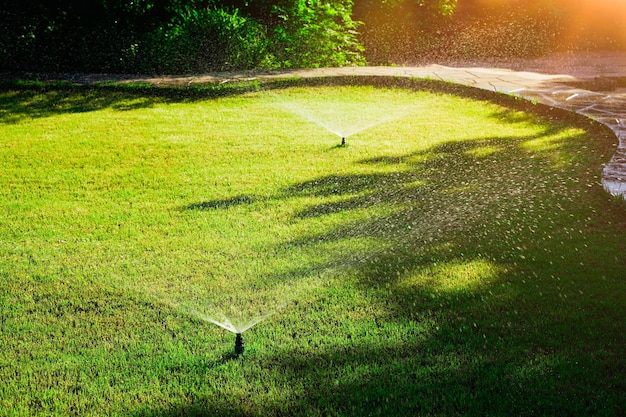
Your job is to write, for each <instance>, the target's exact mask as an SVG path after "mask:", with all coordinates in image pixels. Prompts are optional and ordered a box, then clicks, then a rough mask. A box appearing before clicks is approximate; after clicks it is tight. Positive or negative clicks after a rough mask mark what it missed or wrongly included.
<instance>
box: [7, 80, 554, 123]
mask: <svg viewBox="0 0 626 417" xmlns="http://www.w3.org/2000/svg"><path fill="white" fill-rule="evenodd" d="M333 85H334V86H364V85H369V86H373V87H383V88H392V87H399V88H405V89H414V90H422V91H424V90H425V91H431V92H436V93H448V94H454V95H457V96H460V97H467V98H472V99H474V100H492V101H493V100H496V101H499V102H503V103H508V104H514V105H515V106H518V107H525V108H530V107H533V105H532V104H530V103H527V102H525V101H519V100H518V99H514V98H511V97H508V96H504V95H497V94H494V93H492V92H487V91H483V90H477V89H474V88H470V87H464V86H460V85H455V84H451V83H444V82H440V81H433V80H420V79H411V78H398V77H383V76H338V77H319V78H285V79H271V78H267V79H264V78H260V79H259V80H253V81H239V82H232V83H231V82H229V83H222V84H217V83H213V84H211V83H207V84H201V85H194V86H192V87H172V86H158V87H157V86H153V85H149V84H133V83H128V84H115V83H105V82H102V83H95V84H73V83H71V82H41V81H22V80H0V123H8V124H14V123H19V122H20V121H23V120H25V119H34V118H44V117H52V116H56V115H62V114H73V113H85V112H92V111H98V110H103V109H114V110H118V111H128V110H134V109H141V108H149V107H152V106H154V105H155V104H157V103H179V102H193V101H201V100H211V99H216V98H220V97H228V96H236V95H241V94H245V93H249V92H258V91H271V90H280V89H286V88H290V87H313V86H333ZM544 110H545V111H546V112H553V113H559V114H560V113H563V111H560V110H555V109H548V108H545V109H544Z"/></svg>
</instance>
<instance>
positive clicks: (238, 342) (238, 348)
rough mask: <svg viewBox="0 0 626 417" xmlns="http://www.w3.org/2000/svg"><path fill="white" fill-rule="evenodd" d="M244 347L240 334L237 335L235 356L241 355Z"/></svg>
mask: <svg viewBox="0 0 626 417" xmlns="http://www.w3.org/2000/svg"><path fill="white" fill-rule="evenodd" d="M244 350H245V347H244V345H243V338H242V337H241V333H237V337H236V338H235V354H237V355H241V354H242V353H243V351H244Z"/></svg>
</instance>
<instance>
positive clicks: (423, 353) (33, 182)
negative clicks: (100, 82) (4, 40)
mask: <svg viewBox="0 0 626 417" xmlns="http://www.w3.org/2000/svg"><path fill="white" fill-rule="evenodd" d="M427 87H429V88H433V85H432V84H428V85H427ZM437 88H439V87H437ZM440 88H441V90H437V89H435V90H432V89H428V90H423V91H421V90H411V89H397V88H375V87H372V86H360V87H359V86H352V87H347V86H339V87H338V86H327V87H324V86H316V87H315V86H310V87H306V88H304V87H293V88H286V89H275V90H272V91H257V92H248V93H245V94H239V95H231V96H229V97H222V98H212V99H206V98H205V99H203V98H202V94H201V93H202V92H200V93H198V92H196V93H193V94H192V93H189V95H188V96H185V95H181V94H178V93H177V94H176V96H177V97H174V98H172V97H168V96H167V95H165V94H162V95H158V94H156V95H150V94H144V95H142V91H143V92H145V93H147V92H148V91H144V90H139V91H134V90H132V89H129V90H128V91H124V90H119V89H105V88H100V89H98V88H96V89H93V90H86V89H79V88H76V89H71V88H69V89H68V88H65V89H49V90H47V89H36V88H35V89H28V88H23V89H19V90H18V89H14V90H12V91H5V92H3V93H2V94H1V96H0V120H2V122H3V123H2V124H0V164H1V165H2V170H0V326H1V329H2V338H1V339H0V380H2V381H3V382H2V385H1V386H0V387H1V388H0V415H25V414H28V415H50V414H55V415H70V414H77V415H181V414H183V415H185V414H196V415H198V414H207V415H212V414H217V415H253V414H269V415H293V414H296V415H297V414H300V415H304V414H306V415H368V414H375V415H458V414H473V415H487V414H495V415H563V414H570V415H571V414H578V415H583V414H596V415H619V412H620V411H623V407H624V404H626V402H624V400H625V399H626V398H624V396H625V394H624V392H626V387H625V386H624V383H623V381H624V379H623V378H622V377H623V375H624V372H625V371H626V360H625V359H624V358H625V357H626V356H625V355H624V346H625V342H626V340H625V339H624V337H625V336H624V332H623V326H624V317H626V311H625V308H624V305H626V304H625V303H624V302H625V301H626V300H625V299H624V297H625V296H624V294H626V292H625V291H624V290H626V288H625V286H626V281H625V280H624V271H625V270H626V261H625V257H624V256H623V253H624V252H625V251H626V233H625V232H626V213H625V211H624V206H623V204H621V203H619V202H617V201H615V200H613V199H611V197H610V196H609V195H608V194H606V193H605V192H604V191H603V190H602V186H601V184H600V173H601V170H602V164H603V163H605V162H606V161H607V160H608V158H609V157H610V153H609V152H610V149H611V144H612V142H613V141H614V140H615V138H614V137H612V136H611V134H610V132H607V131H605V130H603V129H602V128H599V127H598V126H597V125H595V124H593V123H591V122H590V121H588V120H586V119H577V118H570V119H563V118H562V115H558V118H557V117H556V116H555V115H552V114H551V113H550V112H547V111H545V110H543V111H542V113H543V116H536V115H533V114H532V113H528V109H529V108H530V107H532V106H530V105H528V106H526V108H524V105H521V104H520V103H517V102H515V101H514V100H512V99H510V98H507V97H496V96H494V97H493V99H494V100H495V102H489V101H484V100H482V99H480V98H479V97H478V96H477V97H476V98H472V97H471V94H468V93H467V92H466V91H459V90H455V89H454V88H452V87H445V86H442V87H440ZM446 90H447V91H449V92H451V93H459V94H446V93H445V91H446ZM477 94H478V93H477ZM325 101H326V102H327V103H329V104H328V106H327V107H326V108H324V106H323V103H324V102H325ZM355 101H356V102H358V103H361V106H354V102H355ZM498 103H499V104H498ZM296 106H297V107H300V109H299V110H298V111H294V110H293V107H296ZM315 109H317V110H315ZM372 109H376V111H372ZM382 109H389V113H390V114H380V117H379V118H378V121H379V122H380V123H377V124H375V125H372V126H370V127H369V128H368V129H366V130H363V131H361V132H359V133H356V134H354V135H353V136H349V138H348V146H347V147H345V148H341V147H337V144H338V143H339V142H338V136H337V135H336V134H334V133H331V132H330V131H328V130H326V129H325V128H324V127H322V126H321V125H320V124H316V122H315V121H313V120H311V118H307V117H306V116H305V115H306V114H308V113H319V112H320V111H321V110H325V112H326V115H325V116H324V120H323V123H321V124H326V123H332V122H333V120H332V114H333V113H334V112H337V113H338V117H340V118H341V123H342V124H343V126H342V128H346V126H347V125H349V123H350V121H351V120H353V121H354V124H355V125H362V124H363V123H364V121H363V117H364V115H368V116H367V117H366V119H368V120H371V119H376V118H377V114H378V113H381V112H382V111H383V110H382ZM398 109H401V112H402V115H401V117H393V116H394V114H393V113H395V112H396V110H398ZM314 110H315V111H314ZM534 110H537V111H539V110H541V109H536V108H535V109H534ZM398 111H400V110H398ZM317 122H320V120H317ZM357 130H358V129H357ZM355 131H356V130H355ZM274 312H275V314H274V315H272V316H270V317H268V318H267V320H265V321H264V322H262V323H261V324H259V325H258V326H256V327H253V328H252V329H251V330H249V331H248V332H246V333H245V334H244V335H245V339H246V342H247V346H246V352H245V353H244V355H242V357H240V358H238V359H237V360H233V358H232V355H231V353H230V352H231V351H232V344H233V342H234V337H233V335H232V334H230V333H228V332H226V331H225V330H224V329H221V328H219V327H217V326H215V325H213V324H211V323H209V322H207V321H203V318H213V319H218V320H219V319H221V318H222V317H227V318H229V319H231V320H233V321H239V322H242V323H245V322H246V321H248V320H252V319H253V318H255V317H258V316H259V315H263V314H267V313H274ZM555 393H558V394H559V395H558V396H556V394H555Z"/></svg>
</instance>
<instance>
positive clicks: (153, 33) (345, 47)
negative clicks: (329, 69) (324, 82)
mask: <svg viewBox="0 0 626 417" xmlns="http://www.w3.org/2000/svg"><path fill="white" fill-rule="evenodd" d="M2 3H5V4H2ZM237 3H240V4H237ZM247 3H248V2H245V1H242V2H237V1H217V0H166V1H157V0H136V1H133V2H130V1H123V0H109V1H106V0H104V1H103V0H101V1H98V0H65V1H63V0H56V1H43V0H21V1H20V2H12V1H10V0H4V1H3V2H0V6H1V7H0V30H2V31H3V37H2V38H1V39H0V65H1V70H4V71H6V70H9V71H38V72H43V71H53V72H64V71H72V72H75V71H78V72H102V71H106V72H126V73H129V72H130V73H134V72H141V73H192V72H206V71H215V70H228V69H249V68H281V67H315V66H328V65H348V64H359V63H362V62H363V59H362V57H361V52H362V47H361V46H360V44H359V42H358V40H357V37H356V31H355V29H356V26H357V24H356V23H355V22H354V21H353V20H352V17H351V16H352V0H326V1H322V0H278V1H260V2H259V3H258V4H264V5H265V6H266V7H265V8H263V9H259V8H257V9H256V12H257V13H256V15H255V14H251V13H247V11H248V9H247V8H246V7H245V6H246V4H247ZM251 3H252V2H251ZM238 6H240V7H238Z"/></svg>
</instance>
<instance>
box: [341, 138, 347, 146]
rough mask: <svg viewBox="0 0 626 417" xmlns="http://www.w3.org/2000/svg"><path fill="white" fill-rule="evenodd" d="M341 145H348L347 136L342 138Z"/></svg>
mask: <svg viewBox="0 0 626 417" xmlns="http://www.w3.org/2000/svg"><path fill="white" fill-rule="evenodd" d="M341 146H346V138H343V137H342V138H341Z"/></svg>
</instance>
